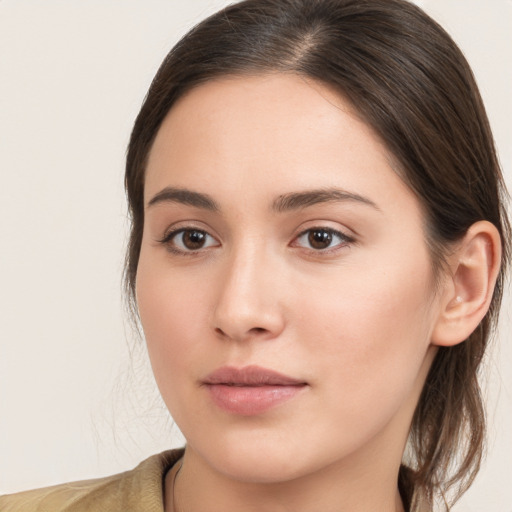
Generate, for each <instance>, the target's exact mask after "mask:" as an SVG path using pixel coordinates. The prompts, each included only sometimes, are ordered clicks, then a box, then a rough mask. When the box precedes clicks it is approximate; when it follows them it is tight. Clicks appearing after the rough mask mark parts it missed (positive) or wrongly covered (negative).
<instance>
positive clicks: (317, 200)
mask: <svg viewBox="0 0 512 512" xmlns="http://www.w3.org/2000/svg"><path fill="white" fill-rule="evenodd" d="M340 201H354V202H358V203H361V204H363V205H367V206H370V207H372V208H374V209H375V210H378V211H380V208H379V207H378V206H377V205H376V204H375V203H374V202H373V201H372V200H371V199H369V198H367V197H364V196H361V195H359V194H354V193H353V192H348V191H346V190H342V189H339V188H328V189H319V190H307V191H304V192H291V193H289V194H282V195H280V196H279V197H278V198H277V199H276V200H275V201H274V202H273V203H272V210H274V211H276V212H279V213H281V212H287V211H293V210H300V209H303V208H308V207H309V206H314V205H316V204H321V203H329V202H340ZM160 203H179V204H186V205H189V206H194V207H196V208H201V209H203V210H208V211H212V212H219V211H220V207H219V206H218V204H217V203H216V202H215V200H214V199H213V198H212V197H211V196H209V195H208V194H204V193H201V192H194V191H192V190H188V189H186V188H175V187H166V188H164V189H163V190H161V191H160V192H158V193H157V194H155V195H154V196H153V198H152V199H151V200H150V201H149V202H148V204H147V206H148V208H149V207H151V206H154V205H156V204H160Z"/></svg>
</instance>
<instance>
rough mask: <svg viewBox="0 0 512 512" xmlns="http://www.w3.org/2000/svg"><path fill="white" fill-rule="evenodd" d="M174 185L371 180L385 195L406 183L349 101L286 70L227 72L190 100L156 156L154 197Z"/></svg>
mask: <svg viewBox="0 0 512 512" xmlns="http://www.w3.org/2000/svg"><path fill="white" fill-rule="evenodd" d="M383 178H385V180H384V181H386V182H388V183H387V186H386V187H384V189H383V188H382V186H383V184H384V183H383V181H382V179H383ZM170 182H171V183H170ZM169 185H172V186H179V187H190V186H194V187H195V188H200V189H202V191H209V190H214V191H215V190H218V191H219V192H222V190H224V191H225V192H226V194H227V196H229V194H232V193H237V192H238V194H239V192H240V191H241V190H243V191H245V193H249V191H252V190H262V189H263V188H264V187H263V186H265V187H266V188H268V189H273V191H274V192H275V193H278V192H280V190H279V189H280V188H281V189H283V190H282V192H283V193H286V192H287V191H288V190H286V189H289V188H290V187H291V186H293V187H295V188H297V189H301V188H319V187H320V188H321V187H334V186H336V187H339V186H343V187H344V188H354V187H356V188H357V187H363V188H368V187H369V186H370V185H371V186H370V187H369V188H373V189H376V190H375V192H376V193H377V190H379V189H380V190H379V194H380V195H385V194H386V190H388V189H389V188H390V187H389V186H390V185H393V187H397V186H398V187H401V188H404V187H405V185H404V184H403V183H402V181H401V180H400V179H399V178H398V177H397V175H396V172H395V171H394V169H393V163H392V156H391V155H390V154H389V152H388V151H387V149H386V148H385V146H384V145H383V143H382V142H381V140H380V138H379V137H378V136H377V135H376V134H375V133H374V131H373V130H372V129H371V128H370V127H369V126H368V125H367V124H365V123H364V122H363V121H362V120H361V119H360V118H359V116H358V115H357V113H356V112H355V110H354V109H353V107H352V106H351V105H350V103H348V102H347V101H346V100H345V99H344V98H343V97H342V96H341V95H340V94H338V93H337V92H335V91H333V90H332V88H329V87H327V86H325V85H324V84H321V83H318V82H315V81H312V80H309V79H305V78H303V77H299V76H297V75H285V74H272V75H263V76H249V77H246V76H244V77H239V76H237V77H227V78H223V79H219V80H216V81H211V82H208V83H206V84H203V85H201V86H199V87H197V88H195V89H193V90H191V91H190V92H188V94H186V95H185V96H184V97H182V98H181V99H180V100H179V101H178V102H177V103H176V104H175V105H174V106H173V108H172V109H171V111H170V112H169V114H168V115H167V117H166V118H165V120H164V122H163V123H162V126H161V127H160V130H159V132H158V134H157V136H156V139H155V142H154V144H153V147H152V150H151V152H150V155H149V159H148V165H147V177H146V187H145V188H146V200H147V197H148V196H149V195H152V194H154V193H156V192H158V190H159V189H160V188H163V187H165V186H169ZM393 187H391V188H393ZM407 190H408V189H407Z"/></svg>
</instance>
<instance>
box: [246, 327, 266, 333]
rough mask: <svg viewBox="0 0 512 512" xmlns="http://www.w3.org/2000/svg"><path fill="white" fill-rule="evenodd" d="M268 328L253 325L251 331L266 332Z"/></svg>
mask: <svg viewBox="0 0 512 512" xmlns="http://www.w3.org/2000/svg"><path fill="white" fill-rule="evenodd" d="M266 331H267V330H266V329H264V328H263V327H253V328H252V329H251V330H250V331H249V332H252V333H253V334H261V333H264V332H266Z"/></svg>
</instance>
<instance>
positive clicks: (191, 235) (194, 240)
mask: <svg viewBox="0 0 512 512" xmlns="http://www.w3.org/2000/svg"><path fill="white" fill-rule="evenodd" d="M206 237H207V234H206V233H205V232H204V231H198V230H195V229H188V230H186V231H183V233H182V234H181V241H182V242H183V245H184V246H185V247H186V248H187V249H190V250H191V251H195V250H197V249H201V248H202V247H203V245H204V244H205V242H206Z"/></svg>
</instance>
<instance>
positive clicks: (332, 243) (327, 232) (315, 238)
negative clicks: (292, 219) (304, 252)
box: [296, 228, 353, 251]
mask: <svg viewBox="0 0 512 512" xmlns="http://www.w3.org/2000/svg"><path fill="white" fill-rule="evenodd" d="M352 241H353V240H352V239H351V238H350V237H348V236H347V235H344V234H343V233H341V232H340V231H336V230H334V229H328V228H311V229H308V230H307V231H304V232H302V233H301V234H300V235H299V236H298V237H297V241H296V245H299V246H300V247H306V248H307V249H313V250H315V251H322V250H326V249H332V248H334V247H338V246H341V245H347V244H349V243H350V242H352Z"/></svg>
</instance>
